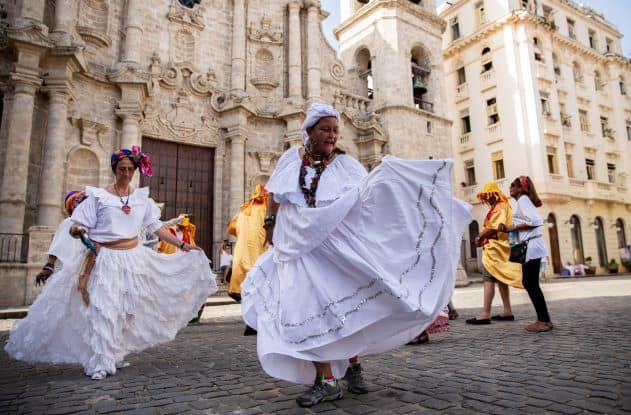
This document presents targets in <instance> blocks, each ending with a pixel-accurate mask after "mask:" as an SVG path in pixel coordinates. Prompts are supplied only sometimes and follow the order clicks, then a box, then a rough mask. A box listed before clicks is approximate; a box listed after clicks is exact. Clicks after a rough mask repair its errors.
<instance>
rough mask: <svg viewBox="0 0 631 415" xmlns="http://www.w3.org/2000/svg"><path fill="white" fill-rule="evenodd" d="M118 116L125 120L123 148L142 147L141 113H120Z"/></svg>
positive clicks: (122, 135)
mask: <svg viewBox="0 0 631 415" xmlns="http://www.w3.org/2000/svg"><path fill="white" fill-rule="evenodd" d="M117 114H118V116H120V117H121V118H122V119H123V129H122V132H121V148H128V149H131V146H133V145H134V144H135V145H137V146H140V120H141V118H142V117H141V115H140V114H139V113H133V112H127V113H122V112H118V113H117Z"/></svg>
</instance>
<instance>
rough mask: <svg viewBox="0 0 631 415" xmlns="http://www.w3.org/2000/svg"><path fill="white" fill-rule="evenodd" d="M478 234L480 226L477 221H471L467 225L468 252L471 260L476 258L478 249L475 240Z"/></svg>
mask: <svg viewBox="0 0 631 415" xmlns="http://www.w3.org/2000/svg"><path fill="white" fill-rule="evenodd" d="M479 234H480V225H478V222H477V221H475V220H474V221H473V222H471V223H470V224H469V251H470V254H471V258H477V257H478V247H477V246H476V244H475V238H477V237H478V235H479Z"/></svg>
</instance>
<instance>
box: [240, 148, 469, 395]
mask: <svg viewBox="0 0 631 415" xmlns="http://www.w3.org/2000/svg"><path fill="white" fill-rule="evenodd" d="M469 210H470V207H469V206H468V205H466V204H464V203H462V202H460V201H458V200H456V199H454V198H453V197H452V195H451V162H449V161H444V160H435V161H403V160H399V159H396V158H394V157H386V158H384V160H383V162H382V163H381V164H380V165H379V166H378V167H377V168H376V169H375V170H373V171H372V172H371V173H370V174H369V175H368V177H367V178H366V180H365V181H364V182H363V183H362V184H361V186H360V187H359V188H358V189H356V190H353V191H351V192H349V193H348V194H345V195H344V196H343V197H341V198H340V199H338V200H337V201H335V202H333V203H332V204H331V205H329V206H326V207H322V208H312V209H308V208H300V207H297V206H296V205H292V204H285V205H281V208H280V210H279V214H278V219H277V225H276V229H275V230H274V232H275V234H274V244H275V245H274V247H273V248H272V249H271V250H270V251H268V252H266V253H265V254H263V255H262V256H261V257H260V258H259V260H258V261H257V264H256V265H255V267H254V268H253V269H252V271H250V273H249V274H248V277H247V278H246V281H245V282H244V285H243V287H242V292H243V294H244V296H243V317H244V320H245V321H246V323H247V324H248V325H249V326H252V327H254V328H255V329H257V330H258V339H257V341H258V354H259V359H260V361H261V365H262V366H263V369H264V370H265V371H266V372H267V373H268V374H270V375H271V376H274V377H276V378H280V379H285V380H288V381H291V382H296V383H311V382H312V381H313V379H314V378H315V369H314V367H313V364H312V363H311V362H312V361H321V362H331V363H332V368H333V373H334V375H335V376H336V377H341V376H343V374H344V371H345V370H346V366H347V364H348V359H349V358H350V357H353V356H355V355H366V354H372V353H380V352H383V351H387V350H390V349H392V348H395V347H398V346H400V345H403V344H405V343H407V342H408V341H410V340H411V339H412V338H414V337H415V336H416V335H418V334H419V333H420V332H421V331H422V330H423V329H425V328H426V327H427V326H428V325H429V324H430V323H432V321H434V319H435V318H436V316H437V315H438V314H439V312H440V311H441V309H442V308H443V307H444V306H445V305H446V304H447V303H448V302H449V300H450V298H451V295H452V292H453V288H454V283H455V281H454V278H455V268H456V263H457V261H458V260H459V257H460V241H461V237H462V233H463V232H464V229H465V227H466V226H467V225H468V223H469V222H470V221H471V215H470V213H469ZM313 240H317V241H318V242H319V243H318V244H317V245H315V246H314V243H313Z"/></svg>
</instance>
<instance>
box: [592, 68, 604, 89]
mask: <svg viewBox="0 0 631 415" xmlns="http://www.w3.org/2000/svg"><path fill="white" fill-rule="evenodd" d="M603 86H604V85H603V81H602V78H601V77H600V72H598V71H595V72H594V90H596V91H602V89H603Z"/></svg>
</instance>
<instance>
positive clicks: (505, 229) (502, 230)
mask: <svg viewBox="0 0 631 415" xmlns="http://www.w3.org/2000/svg"><path fill="white" fill-rule="evenodd" d="M497 230H498V231H500V232H508V228H507V227H506V225H505V224H503V223H500V224H499V225H498V226H497Z"/></svg>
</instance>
